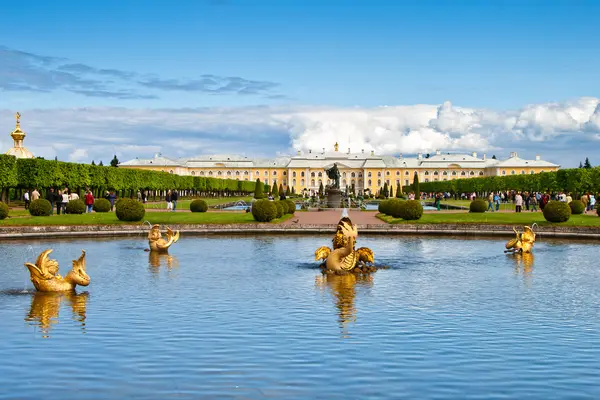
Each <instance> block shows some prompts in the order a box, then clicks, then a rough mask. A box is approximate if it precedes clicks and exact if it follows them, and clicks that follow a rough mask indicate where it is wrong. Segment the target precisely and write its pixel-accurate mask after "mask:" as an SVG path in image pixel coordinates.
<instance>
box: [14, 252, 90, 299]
mask: <svg viewBox="0 0 600 400" xmlns="http://www.w3.org/2000/svg"><path fill="white" fill-rule="evenodd" d="M50 253H52V249H48V250H45V251H43V252H42V254H40V255H39V257H38V259H37V261H36V262H35V264H32V263H25V266H26V267H27V268H28V269H29V274H30V277H31V282H32V283H33V286H35V288H36V289H37V290H38V291H40V292H64V291H68V290H74V289H75V286H77V285H80V286H87V285H89V284H90V277H89V276H88V274H87V273H86V272H85V250H81V257H79V259H77V260H73V268H72V269H71V270H70V271H69V273H68V274H67V276H65V277H64V278H63V277H62V276H60V274H59V273H58V261H56V260H50V259H49V258H48V256H49V255H50Z"/></svg>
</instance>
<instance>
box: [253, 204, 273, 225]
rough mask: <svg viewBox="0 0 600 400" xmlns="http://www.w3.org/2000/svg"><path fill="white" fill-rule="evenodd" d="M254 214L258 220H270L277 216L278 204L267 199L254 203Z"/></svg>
mask: <svg viewBox="0 0 600 400" xmlns="http://www.w3.org/2000/svg"><path fill="white" fill-rule="evenodd" d="M252 216H253V217H254V219H255V220H256V221H258V222H269V221H271V220H273V219H275V218H276V217H277V206H276V205H275V204H273V202H272V201H269V200H267V199H261V200H256V201H255V202H254V203H253V204H252Z"/></svg>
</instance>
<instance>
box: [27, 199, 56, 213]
mask: <svg viewBox="0 0 600 400" xmlns="http://www.w3.org/2000/svg"><path fill="white" fill-rule="evenodd" d="M51 213H52V204H50V202H49V201H48V200H46V199H37V200H34V201H32V202H31V203H30V204H29V214H31V215H33V216H34V217H47V216H49V215H50V214H51Z"/></svg>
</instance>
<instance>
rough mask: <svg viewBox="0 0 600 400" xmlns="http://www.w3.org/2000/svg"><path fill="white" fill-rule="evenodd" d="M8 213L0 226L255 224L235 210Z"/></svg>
mask: <svg viewBox="0 0 600 400" xmlns="http://www.w3.org/2000/svg"><path fill="white" fill-rule="evenodd" d="M12 215H13V214H12V212H11V213H10V214H9V217H8V218H6V219H5V220H2V221H0V226H15V225H20V226H23V225H123V224H132V225H136V224H137V225H140V224H142V223H143V221H148V222H150V223H151V224H161V225H177V224H244V223H249V224H250V223H256V221H254V218H253V217H252V214H251V213H245V212H243V213H239V212H231V211H225V212H206V213H174V212H159V211H157V212H151V213H146V215H145V216H144V219H143V220H142V221H141V222H125V221H119V220H118V219H117V216H116V215H115V213H111V212H108V213H91V214H80V215H77V214H67V215H52V216H49V217H31V216H27V217H14V218H13V217H12ZM292 217H293V215H290V214H287V215H284V216H283V217H282V218H279V219H276V220H273V221H271V223H274V224H276V223H279V222H282V221H285V220H287V219H290V218H292Z"/></svg>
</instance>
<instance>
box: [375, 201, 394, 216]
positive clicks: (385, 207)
mask: <svg viewBox="0 0 600 400" xmlns="http://www.w3.org/2000/svg"><path fill="white" fill-rule="evenodd" d="M390 202H391V200H383V201H380V202H379V205H378V206H377V211H379V212H380V213H382V214H385V215H390V213H389V210H390V209H389V205H390Z"/></svg>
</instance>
